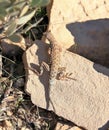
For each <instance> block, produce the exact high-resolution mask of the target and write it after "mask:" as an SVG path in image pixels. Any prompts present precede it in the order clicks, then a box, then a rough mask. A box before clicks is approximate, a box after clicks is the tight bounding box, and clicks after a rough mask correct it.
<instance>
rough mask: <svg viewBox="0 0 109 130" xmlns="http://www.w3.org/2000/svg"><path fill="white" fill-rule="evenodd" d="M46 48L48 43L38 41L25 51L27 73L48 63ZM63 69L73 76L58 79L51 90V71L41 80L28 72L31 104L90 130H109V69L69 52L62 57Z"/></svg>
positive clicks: (27, 85)
mask: <svg viewBox="0 0 109 130" xmlns="http://www.w3.org/2000/svg"><path fill="white" fill-rule="evenodd" d="M47 48H48V46H47V45H46V44H45V43H42V42H41V41H37V46H36V45H35V44H34V45H33V46H32V47H30V48H29V49H28V50H27V51H26V53H25V54H24V64H25V68H26V70H27V68H29V67H30V68H31V67H32V68H34V69H35V70H37V71H38V70H39V64H40V63H41V61H45V62H47V63H48V57H47ZM61 66H62V67H66V72H68V73H72V75H71V77H70V78H69V79H67V80H57V81H56V85H55V86H54V87H52V88H51V90H49V89H48V80H49V72H47V71H46V70H44V73H43V75H42V76H40V77H38V76H37V75H36V73H34V72H33V71H31V70H27V84H26V91H27V92H28V93H29V94H30V95H31V99H32V102H33V103H34V104H36V105H38V106H40V107H42V108H45V109H48V110H53V111H55V112H56V113H57V114H58V115H59V116H62V117H64V118H66V119H68V120H71V121H73V122H75V123H76V124H78V125H79V126H84V127H86V128H87V129H89V130H97V129H100V128H102V130H104V129H103V128H108V126H107V125H108V124H106V123H107V121H108V120H109V117H108V115H109V110H108V108H109V94H108V93H109V78H108V76H109V69H107V68H105V67H103V66H100V65H98V64H95V63H93V62H91V61H89V60H87V59H85V58H83V57H81V56H79V55H77V54H73V53H71V52H68V51H66V52H65V53H64V54H63V58H62V63H61ZM49 98H50V99H51V101H52V103H51V102H50V100H49Z"/></svg>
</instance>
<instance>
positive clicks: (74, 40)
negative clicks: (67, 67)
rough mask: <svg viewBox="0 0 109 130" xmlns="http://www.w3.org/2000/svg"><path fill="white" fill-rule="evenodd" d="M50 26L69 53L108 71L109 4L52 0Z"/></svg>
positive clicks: (101, 1) (90, 0) (89, 0)
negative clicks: (101, 66) (105, 67)
mask: <svg viewBox="0 0 109 130" xmlns="http://www.w3.org/2000/svg"><path fill="white" fill-rule="evenodd" d="M47 11H48V17H49V26H48V30H51V31H52V33H53V35H54V37H55V38H56V39H57V41H58V42H59V43H60V44H62V45H63V46H64V47H65V48H66V49H69V50H70V51H72V52H75V53H78V54H80V55H82V56H84V57H86V58H88V59H90V60H92V61H94V62H96V63H99V64H102V65H105V66H108V67H109V60H108V57H109V51H108V50H109V35H108V34H109V27H108V26H109V1H108V0H99V1H92V0H88V1H85V0H76V1H75V0H67V1H66V0H60V1H58V0H52V3H51V4H50V5H49V6H48V9H47Z"/></svg>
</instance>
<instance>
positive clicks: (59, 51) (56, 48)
mask: <svg viewBox="0 0 109 130" xmlns="http://www.w3.org/2000/svg"><path fill="white" fill-rule="evenodd" d="M44 35H45V36H46V38H47V39H48V40H49V42H50V49H51V52H50V69H49V71H50V78H49V87H52V86H54V85H55V82H56V79H58V80H61V79H65V78H69V79H73V80H76V79H74V78H71V77H70V75H72V73H65V71H66V67H62V66H61V65H60V63H61V58H62V56H63V53H64V52H65V50H64V49H63V48H62V46H61V45H60V44H59V43H58V42H57V40H56V39H55V37H54V36H53V34H52V33H51V32H50V31H48V32H46V33H44Z"/></svg>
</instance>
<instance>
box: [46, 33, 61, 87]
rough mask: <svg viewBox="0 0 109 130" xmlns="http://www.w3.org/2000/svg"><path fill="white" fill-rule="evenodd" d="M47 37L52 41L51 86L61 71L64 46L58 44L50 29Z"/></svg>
mask: <svg viewBox="0 0 109 130" xmlns="http://www.w3.org/2000/svg"><path fill="white" fill-rule="evenodd" d="M46 38H47V39H48V40H49V41H50V48H51V53H50V79H49V87H51V86H54V84H55V82H56V78H57V74H58V73H59V67H60V61H61V54H62V47H61V46H60V45H59V44H58V42H57V41H56V39H55V38H54V36H53V35H52V33H51V32H50V31H49V32H47V33H46Z"/></svg>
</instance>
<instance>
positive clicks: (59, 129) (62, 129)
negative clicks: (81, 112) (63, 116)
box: [55, 123, 82, 130]
mask: <svg viewBox="0 0 109 130" xmlns="http://www.w3.org/2000/svg"><path fill="white" fill-rule="evenodd" d="M55 130H82V129H80V128H79V127H77V126H74V127H72V126H69V125H66V124H62V123H57V125H56V128H55Z"/></svg>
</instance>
